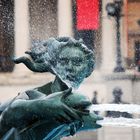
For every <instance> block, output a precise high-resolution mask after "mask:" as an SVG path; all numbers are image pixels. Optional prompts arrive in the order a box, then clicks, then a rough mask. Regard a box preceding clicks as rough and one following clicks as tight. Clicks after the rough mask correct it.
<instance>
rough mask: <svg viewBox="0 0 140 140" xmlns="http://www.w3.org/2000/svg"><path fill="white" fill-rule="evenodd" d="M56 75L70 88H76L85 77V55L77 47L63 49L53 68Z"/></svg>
mask: <svg viewBox="0 0 140 140" xmlns="http://www.w3.org/2000/svg"><path fill="white" fill-rule="evenodd" d="M55 71H56V73H57V75H58V76H59V77H60V78H61V79H62V80H63V81H64V82H65V83H66V84H67V85H68V86H71V87H74V88H76V87H78V86H79V84H80V83H81V82H82V81H83V79H84V78H85V77H86V72H87V62H86V57H85V53H84V52H83V51H82V50H81V49H80V48H78V47H64V48H63V49H62V51H61V53H60V55H59V59H58V60H57V65H56V66H55Z"/></svg>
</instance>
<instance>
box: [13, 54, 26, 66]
mask: <svg viewBox="0 0 140 140" xmlns="http://www.w3.org/2000/svg"><path fill="white" fill-rule="evenodd" d="M27 59H29V58H27V57H25V56H22V57H19V58H14V59H13V61H14V63H16V64H19V63H24V62H25V61H26V60H27Z"/></svg>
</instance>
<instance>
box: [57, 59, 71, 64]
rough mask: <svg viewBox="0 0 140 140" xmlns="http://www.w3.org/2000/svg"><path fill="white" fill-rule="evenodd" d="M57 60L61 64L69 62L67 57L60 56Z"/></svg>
mask: <svg viewBox="0 0 140 140" xmlns="http://www.w3.org/2000/svg"><path fill="white" fill-rule="evenodd" d="M59 62H60V63H61V64H68V63H69V59H67V58H60V59H59Z"/></svg>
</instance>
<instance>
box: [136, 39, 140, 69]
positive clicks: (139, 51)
mask: <svg viewBox="0 0 140 140" xmlns="http://www.w3.org/2000/svg"><path fill="white" fill-rule="evenodd" d="M135 64H136V66H140V41H136V42H135Z"/></svg>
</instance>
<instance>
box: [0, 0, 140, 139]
mask: <svg viewBox="0 0 140 140" xmlns="http://www.w3.org/2000/svg"><path fill="white" fill-rule="evenodd" d="M113 2H114V1H113V0H99V15H98V18H99V28H98V29H96V30H83V31H79V30H77V28H76V7H77V5H76V4H77V3H76V0H40V1H38V0H7V1H4V0H0V7H1V8H0V12H1V13H0V21H1V22H0V41H1V44H0V79H1V80H0V91H1V93H0V100H1V101H4V100H6V99H7V98H11V97H13V96H15V95H16V94H17V93H18V92H21V91H24V90H26V89H28V88H33V87H36V86H38V85H41V84H43V83H45V82H48V81H50V80H52V79H53V78H54V77H53V75H50V74H47V73H45V74H38V73H33V72H31V71H29V70H28V69H27V68H26V67H25V66H24V65H22V64H20V65H14V63H13V62H12V58H13V57H20V56H23V55H25V54H24V52H25V51H27V50H28V49H30V48H31V43H32V41H34V40H47V39H48V38H49V37H57V36H71V37H75V38H76V39H79V38H83V40H84V41H85V43H86V45H88V46H89V48H90V49H93V50H95V52H96V53H95V56H96V68H95V71H94V72H93V74H92V75H91V77H90V78H89V79H87V80H86V81H85V82H84V83H83V85H82V86H81V88H80V89H79V90H81V91H83V92H84V93H85V94H86V95H88V96H89V98H90V99H91V98H92V96H93V92H94V91H97V92H98V101H99V103H108V102H110V101H111V100H112V91H113V89H114V88H115V87H120V88H121V89H122V91H123V93H124V94H123V98H124V99H125V100H126V101H127V102H129V103H137V104H140V94H139V91H140V73H139V71H140V68H139V67H140V15H139V8H140V1H139V0H123V5H122V7H121V8H122V14H121V18H120V36H121V45H120V49H121V60H122V66H123V67H124V69H125V71H124V72H119V73H118V72H117V73H116V72H114V68H115V67H116V65H117V55H116V54H117V49H116V48H117V43H116V37H117V36H116V24H115V20H114V18H113V17H109V16H108V14H107V11H106V6H107V4H108V3H113ZM87 87H89V88H88V90H87ZM124 129H125V128H122V129H120V128H110V127H109V129H108V127H107V128H103V129H102V130H100V131H99V132H98V133H95V132H86V133H84V134H79V135H78V136H76V137H74V138H69V139H76V140H78V139H79V140H82V138H83V139H86V140H112V139H115V140H122V139H127V140H129V139H130V140H139V138H140V133H139V131H140V130H139V129H132V128H127V129H125V130H124ZM120 132H121V134H120ZM85 134H86V135H85ZM118 134H120V136H118ZM83 135H84V137H83Z"/></svg>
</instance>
